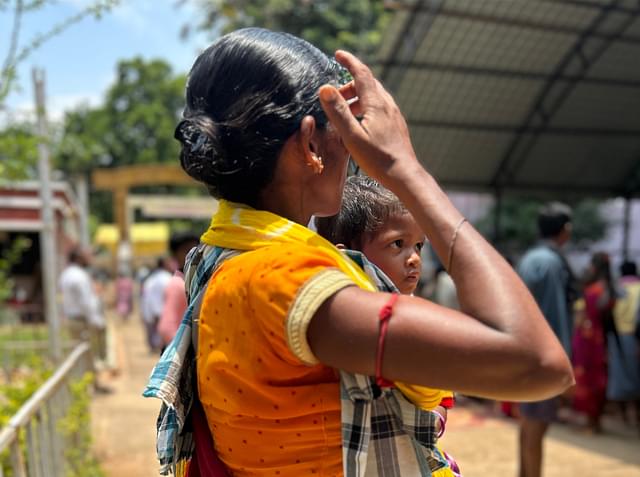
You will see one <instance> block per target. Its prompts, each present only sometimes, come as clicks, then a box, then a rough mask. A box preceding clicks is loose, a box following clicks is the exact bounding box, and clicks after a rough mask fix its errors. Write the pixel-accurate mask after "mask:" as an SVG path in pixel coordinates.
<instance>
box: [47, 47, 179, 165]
mask: <svg viewBox="0 0 640 477" xmlns="http://www.w3.org/2000/svg"><path fill="white" fill-rule="evenodd" d="M116 77H117V80H116V82H115V84H113V85H112V86H111V87H110V88H109V90H108V91H107V94H106V96H105V102H104V105H103V106H101V107H98V108H94V109H90V108H86V107H83V108H79V109H77V110H75V111H71V112H69V113H67V114H66V116H65V120H64V126H63V134H62V140H61V141H60V144H59V147H58V150H57V153H56V165H57V167H58V168H60V169H62V170H65V171H67V172H70V173H76V172H81V171H89V170H91V169H93V168H95V167H100V166H102V167H104V166H108V167H117V166H125V165H131V164H146V163H147V164H148V163H157V162H173V161H175V160H176V158H177V157H178V152H179V149H178V143H177V142H176V141H175V140H174V139H173V131H174V129H175V125H176V123H177V121H178V119H179V117H180V113H181V112H182V108H183V105H184V85H185V80H186V79H185V76H184V75H176V74H175V73H173V71H172V69H171V66H170V65H169V64H168V63H166V62H165V61H163V60H151V61H145V60H143V59H142V58H134V59H131V60H123V61H120V62H119V63H118V65H117V67H116Z"/></svg>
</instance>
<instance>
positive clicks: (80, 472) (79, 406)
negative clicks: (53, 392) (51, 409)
mask: <svg viewBox="0 0 640 477" xmlns="http://www.w3.org/2000/svg"><path fill="white" fill-rule="evenodd" d="M92 383H93V374H92V373H86V374H85V375H84V376H83V377H82V378H81V379H80V380H78V381H76V382H73V383H71V385H70V391H71V405H70V406H69V410H68V413H67V415H66V416H65V417H64V418H63V419H61V420H60V422H58V429H59V431H60V432H61V434H62V435H63V436H64V440H65V442H67V444H68V445H67V446H66V448H65V461H66V463H67V477H102V476H103V475H104V474H103V472H102V470H101V469H100V465H99V463H98V461H97V460H96V458H95V456H94V455H93V452H92V451H91V443H92V438H91V425H90V422H89V421H90V413H89V405H90V388H91V385H92Z"/></svg>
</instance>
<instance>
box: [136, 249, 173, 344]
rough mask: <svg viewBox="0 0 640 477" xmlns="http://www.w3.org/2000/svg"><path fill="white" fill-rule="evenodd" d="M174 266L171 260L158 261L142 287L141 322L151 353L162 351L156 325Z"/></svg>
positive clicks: (164, 258)
mask: <svg viewBox="0 0 640 477" xmlns="http://www.w3.org/2000/svg"><path fill="white" fill-rule="evenodd" d="M174 270H175V266H174V265H173V262H172V260H171V259H169V258H167V257H162V258H159V259H158V263H157V265H156V268H155V269H154V270H153V271H152V272H151V273H150V274H149V276H148V278H147V279H146V280H145V281H144V283H143V285H142V299H141V309H142V321H143V322H144V325H145V329H146V332H147V344H148V345H149V350H150V351H151V352H152V353H157V352H159V351H160V350H161V349H162V339H161V338H160V335H159V334H158V323H159V322H160V317H161V316H162V309H163V308H164V297H165V295H164V293H165V290H166V288H167V285H168V284H169V281H170V280H171V276H172V274H173V272H174Z"/></svg>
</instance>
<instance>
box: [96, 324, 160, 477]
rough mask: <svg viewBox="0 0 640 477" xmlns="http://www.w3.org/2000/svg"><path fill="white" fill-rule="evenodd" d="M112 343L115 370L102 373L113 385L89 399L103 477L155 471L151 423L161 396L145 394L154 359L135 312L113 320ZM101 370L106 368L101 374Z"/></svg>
mask: <svg viewBox="0 0 640 477" xmlns="http://www.w3.org/2000/svg"><path fill="white" fill-rule="evenodd" d="M113 337H114V343H113V345H114V348H115V353H116V360H117V362H118V369H119V373H118V374H117V375H115V376H108V375H107V376H104V375H103V376H102V378H103V379H102V382H104V383H105V384H107V385H108V386H109V387H111V388H112V389H113V393H111V394H108V395H100V394H98V395H96V396H95V397H94V400H93V402H92V407H91V411H92V415H91V419H92V428H93V439H94V442H93V444H94V449H95V454H96V457H97V458H98V460H99V461H100V463H101V465H102V468H103V469H104V471H105V474H106V476H107V477H122V476H127V477H128V476H139V477H151V476H153V477H155V476H158V475H159V474H158V471H157V470H158V464H157V460H156V457H155V428H156V427H155V422H156V417H157V416H158V410H159V409H160V401H158V400H155V399H145V398H143V397H142V395H141V394H142V390H143V388H144V385H145V383H146V382H147V378H148V377H149V373H150V372H151V369H152V368H153V366H154V364H155V363H156V361H157V360H158V356H157V355H152V354H150V353H149V351H148V348H147V346H146V343H145V341H144V331H143V329H142V323H141V322H140V319H139V318H138V317H137V316H135V315H134V316H132V317H131V319H130V321H129V322H127V323H122V322H120V320H116V324H115V325H114V333H113ZM103 374H104V373H103Z"/></svg>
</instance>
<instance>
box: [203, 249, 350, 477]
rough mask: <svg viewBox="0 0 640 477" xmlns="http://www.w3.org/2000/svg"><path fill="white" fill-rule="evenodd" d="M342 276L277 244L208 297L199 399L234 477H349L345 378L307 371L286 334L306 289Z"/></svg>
mask: <svg viewBox="0 0 640 477" xmlns="http://www.w3.org/2000/svg"><path fill="white" fill-rule="evenodd" d="M335 266H336V264H335V263H334V262H333V260H332V259H331V258H330V257H328V256H327V255H326V254H325V253H324V252H323V251H322V250H319V249H317V248H315V247H310V246H307V245H303V244H279V245H274V246H271V247H265V248H261V249H258V250H255V251H250V252H245V253H243V254H242V255H240V256H238V257H235V258H232V259H229V260H228V261H227V262H225V263H224V264H222V266H221V267H220V268H219V269H218V271H217V272H216V273H215V275H214V277H213V279H212V280H211V282H210V284H209V286H208V288H207V291H206V292H205V296H204V298H203V301H202V307H201V311H200V322H199V335H198V350H199V351H198V359H197V366H198V390H199V396H200V400H201V401H202V404H203V407H204V409H205V413H206V415H207V421H208V424H209V429H210V430H211V432H212V434H213V438H214V441H215V445H216V449H217V451H218V454H219V456H220V458H221V459H222V461H223V462H224V463H225V465H227V467H228V468H229V469H230V470H231V472H232V473H233V475H237V476H266V475H270V476H274V475H279V476H282V477H285V476H302V475H318V476H338V475H342V438H341V421H340V396H339V377H338V375H337V373H336V372H335V371H334V370H333V369H332V368H329V367H326V366H324V365H315V366H308V365H305V364H303V363H302V362H301V361H300V360H299V359H298V358H297V357H296V356H295V355H294V354H293V353H292V352H291V351H290V349H289V347H288V345H287V341H286V331H285V320H286V316H287V312H288V310H289V308H290V306H291V304H292V303H293V302H294V300H295V297H296V293H297V291H298V289H299V288H300V287H301V286H302V285H303V284H304V283H305V282H306V281H307V280H309V279H310V278H312V277H313V276H314V275H316V274H317V273H318V272H321V271H323V270H325V269H326V268H327V267H335Z"/></svg>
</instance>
